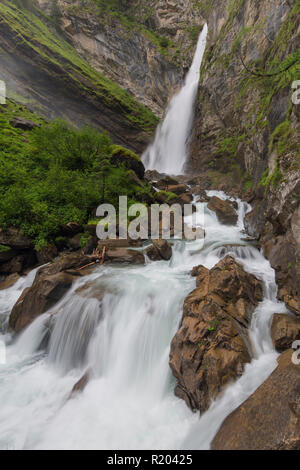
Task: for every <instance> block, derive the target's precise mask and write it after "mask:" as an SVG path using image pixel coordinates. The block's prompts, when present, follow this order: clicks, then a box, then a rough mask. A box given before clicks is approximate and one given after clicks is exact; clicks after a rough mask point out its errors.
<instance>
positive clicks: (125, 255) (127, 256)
mask: <svg viewBox="0 0 300 470" xmlns="http://www.w3.org/2000/svg"><path fill="white" fill-rule="evenodd" d="M105 262H109V263H122V264H123V263H126V264H138V265H141V264H145V257H144V255H143V253H141V252H140V251H136V250H132V249H128V248H109V249H108V250H107V251H106V253H105Z"/></svg>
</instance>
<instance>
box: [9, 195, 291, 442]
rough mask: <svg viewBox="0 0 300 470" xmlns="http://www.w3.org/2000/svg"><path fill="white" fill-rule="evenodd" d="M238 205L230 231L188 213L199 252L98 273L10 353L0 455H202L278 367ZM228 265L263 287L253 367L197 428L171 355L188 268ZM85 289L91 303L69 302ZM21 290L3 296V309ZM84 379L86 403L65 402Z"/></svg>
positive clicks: (190, 283) (188, 285) (272, 299)
mask: <svg viewBox="0 0 300 470" xmlns="http://www.w3.org/2000/svg"><path fill="white" fill-rule="evenodd" d="M213 194H215V195H217V196H218V197H222V198H224V199H225V198H226V195H225V194H224V193H219V192H214V193H213ZM237 203H238V212H239V215H240V218H239V221H238V223H237V225H236V226H224V225H221V224H220V223H219V221H218V219H217V217H216V216H215V214H214V213H213V212H211V211H209V210H208V208H207V204H201V203H199V204H197V208H198V210H199V212H200V213H203V209H204V228H205V231H206V237H205V242H204V246H202V243H201V244H199V240H198V241H197V240H196V241H191V242H187V241H183V240H182V241H181V240H176V241H175V242H174V246H173V257H172V259H171V260H170V261H159V262H151V261H149V262H148V263H147V264H146V265H145V266H136V267H135V266H130V267H118V266H105V267H98V268H96V269H95V270H94V271H93V273H92V274H91V275H89V276H86V277H85V278H79V279H78V281H76V283H75V285H74V286H73V287H72V290H71V291H70V292H69V293H68V294H67V295H66V296H65V298H64V299H63V300H62V301H61V302H60V303H59V304H58V305H57V306H56V307H54V308H53V309H52V310H51V312H48V313H46V314H44V315H42V316H40V317H38V318H37V319H36V320H35V321H34V322H33V323H32V324H31V325H30V326H29V327H28V328H27V329H26V330H25V331H24V332H23V333H22V335H21V336H20V337H19V338H18V339H17V341H16V342H14V343H13V344H10V345H9V344H8V346H7V364H6V365H3V366H1V367H0V401H1V403H5V406H3V407H1V408H0V448H6V447H12V448H18V449H19V448H20V449H73V448H74V449H182V448H185V449H208V448H209V446H210V442H211V440H212V439H213V437H214V436H215V434H216V432H217V430H218V428H219V427H220V425H221V424H222V422H223V420H224V419H225V418H226V416H227V415H228V414H229V413H230V412H231V411H233V410H234V409H235V408H236V407H238V406H239V405H240V404H241V403H242V402H243V401H244V400H245V399H247V398H248V397H249V395H250V394H251V393H253V392H254V391H255V390H256V389H257V387H259V386H260V385H261V383H262V382H263V381H264V380H265V379H266V378H267V377H268V375H269V374H270V373H271V372H272V371H273V369H274V368H275V367H276V359H277V356H278V355H277V353H276V352H275V350H274V348H273V345H272V341H271V337H270V322H271V318H272V315H273V313H274V312H278V313H280V312H282V313H285V312H286V308H285V306H284V305H283V304H282V303H279V302H278V301H277V298H276V296H277V287H276V283H275V274H274V271H273V269H272V268H271V266H270V264H269V262H268V261H267V260H266V259H265V258H264V256H263V254H262V253H261V252H260V251H259V250H258V249H257V248H256V247H255V246H252V245H251V244H249V243H248V242H247V241H245V240H244V237H245V234H244V230H243V229H244V227H243V223H242V218H243V215H244V214H245V213H246V212H247V211H248V210H249V206H248V205H245V204H244V203H243V202H241V201H239V200H237ZM186 223H188V220H186ZM227 254H231V255H232V256H233V257H234V258H235V259H236V260H237V261H238V262H240V263H241V264H242V265H243V267H244V269H245V270H246V271H248V272H251V273H253V274H254V275H255V276H257V277H258V278H259V279H261V280H262V281H263V284H264V293H265V295H264V300H263V302H261V303H260V304H259V306H258V307H257V309H256V311H255V312H254V314H253V318H252V323H251V327H250V330H249V339H250V342H251V346H252V352H253V360H252V362H251V363H250V364H247V366H246V368H245V372H244V374H243V376H242V377H241V378H240V379H238V380H237V381H236V382H235V383H233V384H232V385H230V386H229V387H227V388H226V390H225V391H224V393H223V394H222V395H221V396H220V397H219V398H218V399H217V400H216V401H215V402H214V403H212V405H211V407H210V408H209V410H208V411H207V412H206V413H205V414H203V415H202V416H201V417H199V415H197V414H194V413H192V412H191V411H190V410H189V409H188V407H187V406H186V404H185V403H184V401H183V400H180V399H178V398H176V397H175V395H174V386H175V381H174V378H173V376H172V374H171V371H170V368H169V364H168V359H169V351H170V343H171V340H172V338H173V336H174V334H175V332H176V331H177V329H178V326H179V324H180V321H181V316H182V306H183V302H184V299H185V297H186V296H187V295H188V293H189V292H191V291H192V290H193V288H194V287H195V279H194V278H192V277H191V270H192V268H193V267H194V266H196V265H199V264H202V265H204V266H206V267H207V268H209V269H210V268H212V267H213V266H214V265H215V264H216V263H218V262H219V261H220V259H222V258H223V257H224V256H226V255H227ZM33 277H34V275H32V276H31V278H27V279H25V280H24V279H23V281H22V287H23V286H24V285H28V284H29V285H30V283H31V282H32V280H33ZM20 282H21V281H20ZM86 285H87V286H91V287H89V289H91V290H90V291H85V292H89V293H90V294H89V295H90V298H88V297H81V296H80V295H79V294H78V293H76V292H75V291H77V290H78V288H79V287H80V288H84V286H86ZM11 289H12V288H11ZM18 289H19V287H18V286H17V284H16V285H15V287H14V289H13V290H12V291H10V289H7V291H6V292H2V293H1V295H2V296H3V297H4V298H5V294H7V295H6V297H7V296H8V297H9V298H11V299H12V298H13V297H14V296H12V292H15V294H14V295H16V292H18ZM98 299H101V300H98ZM7 306H8V305H7ZM11 306H12V305H11ZM0 339H1V338H0ZM87 369H89V370H91V371H92V374H91V379H90V382H89V383H88V384H87V386H86V388H85V390H84V392H83V393H82V394H80V395H77V397H76V399H73V400H68V398H69V396H70V392H71V390H72V388H73V386H74V384H75V383H76V382H77V381H78V380H79V379H80V378H81V376H82V375H83V374H84V373H85V372H86V371H87Z"/></svg>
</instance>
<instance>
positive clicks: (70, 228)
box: [61, 222, 83, 237]
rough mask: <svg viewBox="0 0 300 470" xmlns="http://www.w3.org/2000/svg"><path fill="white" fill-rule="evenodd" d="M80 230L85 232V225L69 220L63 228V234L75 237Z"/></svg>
mask: <svg viewBox="0 0 300 470" xmlns="http://www.w3.org/2000/svg"><path fill="white" fill-rule="evenodd" d="M80 232H83V227H82V225H81V224H79V223H77V222H68V223H67V224H66V225H64V226H63V227H62V229H61V233H62V235H65V236H67V237H73V236H74V235H77V234H78V233H80Z"/></svg>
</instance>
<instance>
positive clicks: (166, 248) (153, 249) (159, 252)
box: [146, 239, 172, 261]
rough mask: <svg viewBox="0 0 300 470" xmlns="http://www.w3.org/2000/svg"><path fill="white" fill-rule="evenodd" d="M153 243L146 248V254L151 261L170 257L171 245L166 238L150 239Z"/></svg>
mask: <svg viewBox="0 0 300 470" xmlns="http://www.w3.org/2000/svg"><path fill="white" fill-rule="evenodd" d="M152 243H153V245H152V246H149V247H148V248H147V250H146V254H147V256H148V257H149V258H150V259H151V261H159V260H162V259H163V260H166V261H168V260H170V259H171V258H172V247H171V245H170V243H169V242H167V240H163V239H159V240H152Z"/></svg>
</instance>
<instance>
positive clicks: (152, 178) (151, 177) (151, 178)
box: [144, 170, 166, 183]
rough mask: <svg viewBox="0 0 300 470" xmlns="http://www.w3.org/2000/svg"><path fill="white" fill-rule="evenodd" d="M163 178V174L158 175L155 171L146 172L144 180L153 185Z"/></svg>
mask: <svg viewBox="0 0 300 470" xmlns="http://www.w3.org/2000/svg"><path fill="white" fill-rule="evenodd" d="M165 176H166V175H165V174H164V173H159V172H158V171H156V170H146V171H145V175H144V179H145V180H146V181H148V182H149V183H154V182H157V181H159V180H161V179H163V178H164V177H165Z"/></svg>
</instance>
